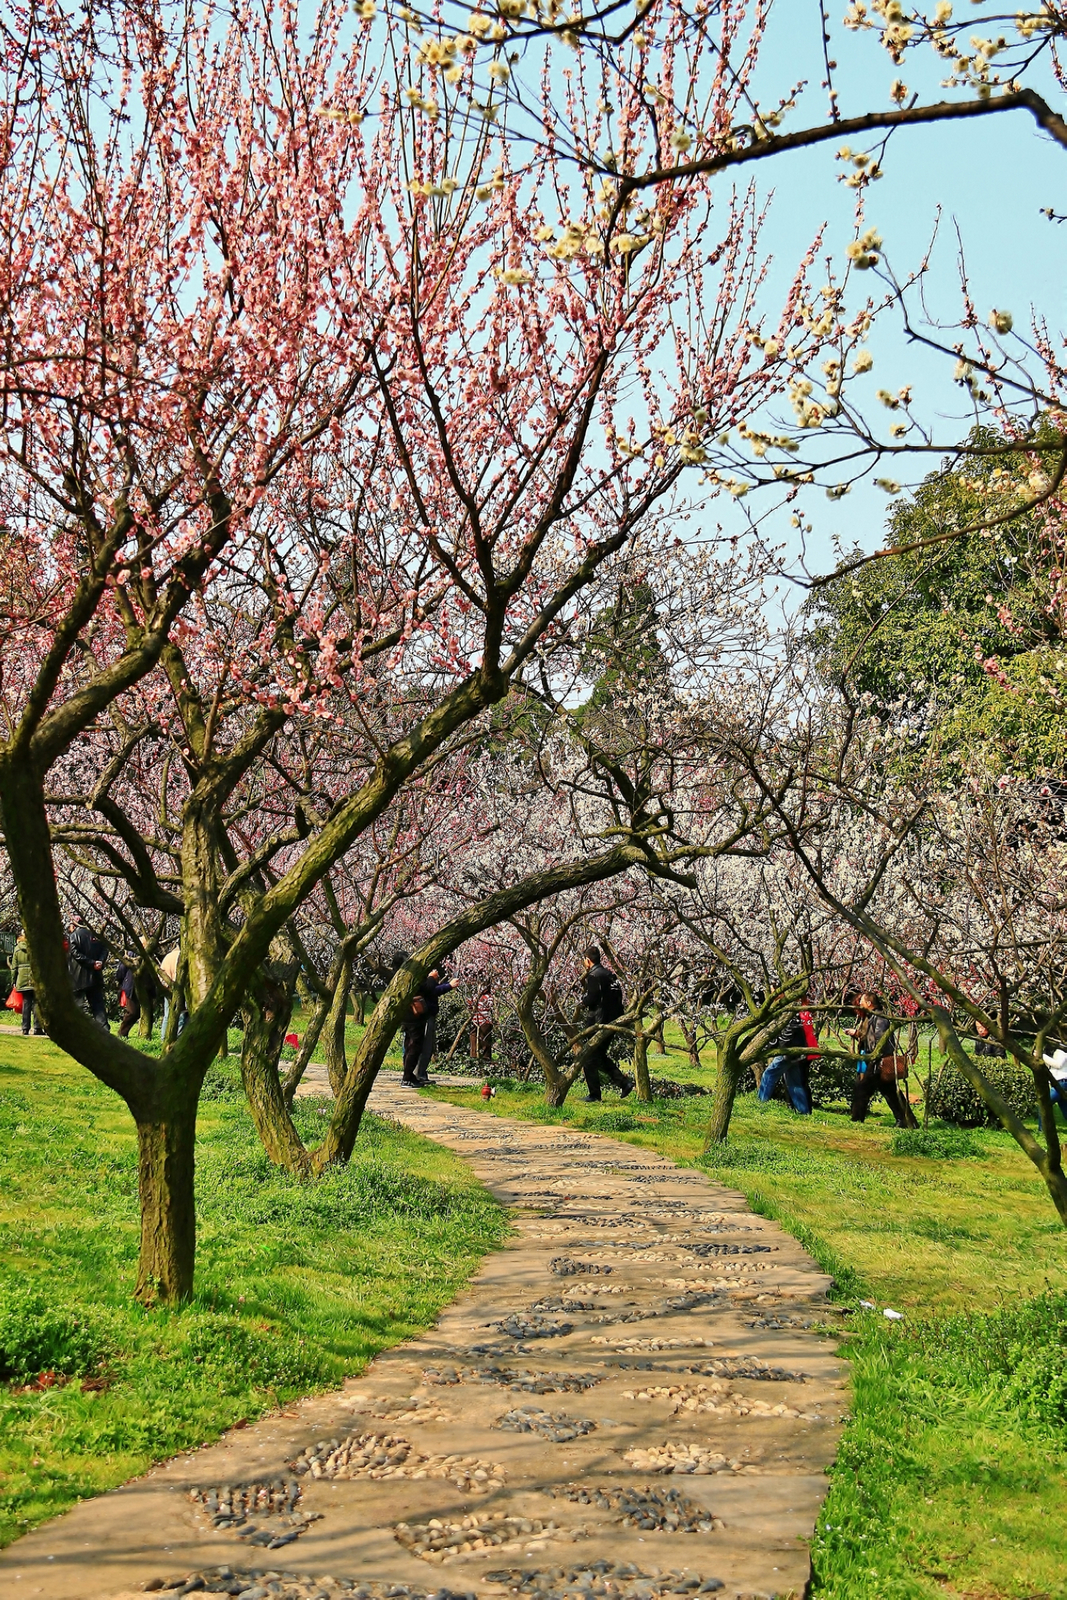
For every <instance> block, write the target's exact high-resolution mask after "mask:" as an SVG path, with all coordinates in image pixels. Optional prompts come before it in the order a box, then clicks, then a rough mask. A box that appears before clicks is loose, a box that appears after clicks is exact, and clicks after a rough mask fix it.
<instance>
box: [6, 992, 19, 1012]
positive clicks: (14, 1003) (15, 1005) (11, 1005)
mask: <svg viewBox="0 0 1067 1600" xmlns="http://www.w3.org/2000/svg"><path fill="white" fill-rule="evenodd" d="M7 1009H8V1010H9V1011H18V1012H21V1011H22V996H21V995H20V994H19V992H18V990H17V989H12V991H11V993H10V994H9V995H8V997H7Z"/></svg>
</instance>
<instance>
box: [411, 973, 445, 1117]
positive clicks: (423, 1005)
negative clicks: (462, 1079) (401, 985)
mask: <svg viewBox="0 0 1067 1600" xmlns="http://www.w3.org/2000/svg"><path fill="white" fill-rule="evenodd" d="M454 988H455V984H454V983H451V982H450V981H449V980H448V979H447V978H442V977H441V974H440V973H439V972H438V970H437V968H436V967H434V969H433V971H432V972H431V973H429V974H428V975H427V977H426V981H425V983H422V984H420V986H419V988H418V989H417V990H416V992H415V996H414V999H413V1000H412V1002H411V1010H410V1012H409V1013H408V1020H407V1022H406V1023H405V1024H404V1073H403V1076H402V1077H401V1079H400V1081H401V1083H402V1084H404V1085H405V1086H406V1087H407V1088H409V1089H425V1088H426V1087H427V1086H428V1084H429V1082H430V1072H429V1068H430V1061H431V1058H432V1056H433V1053H434V1050H435V1049H436V1047H437V1013H438V1012H439V1011H440V1009H441V996H442V995H443V994H448V993H450V991H451V990H452V989H454Z"/></svg>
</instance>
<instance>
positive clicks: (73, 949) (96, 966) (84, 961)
mask: <svg viewBox="0 0 1067 1600" xmlns="http://www.w3.org/2000/svg"><path fill="white" fill-rule="evenodd" d="M106 960H107V945H106V944H105V943H104V941H103V939H101V938H100V937H99V935H98V934H95V933H93V931H92V929H91V928H87V927H86V925H85V923H84V922H83V921H82V919H81V917H79V916H75V917H72V918H71V924H70V948H69V960H68V962H67V970H68V971H69V973H70V981H71V985H72V986H73V989H74V999H75V1001H76V1003H77V1004H78V1005H79V1006H80V1007H81V1009H82V1010H83V1011H87V1012H88V1013H89V1015H90V1016H91V1017H92V1018H93V1020H94V1022H98V1023H99V1024H100V1026H101V1027H102V1028H103V1029H104V1031H105V1033H110V1031H111V1030H110V1027H109V1026H108V1020H107V1002H106V1000H105V997H104V962H105V961H106Z"/></svg>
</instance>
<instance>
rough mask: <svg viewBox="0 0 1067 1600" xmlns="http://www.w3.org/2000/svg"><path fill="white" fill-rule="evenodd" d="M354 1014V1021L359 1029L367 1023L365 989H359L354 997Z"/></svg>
mask: <svg viewBox="0 0 1067 1600" xmlns="http://www.w3.org/2000/svg"><path fill="white" fill-rule="evenodd" d="M355 1012H356V1021H357V1022H358V1023H359V1025H360V1027H361V1028H362V1027H364V1026H365V1025H366V1021H367V991H366V990H365V989H360V990H359V991H358V993H357V995H356V1006H355Z"/></svg>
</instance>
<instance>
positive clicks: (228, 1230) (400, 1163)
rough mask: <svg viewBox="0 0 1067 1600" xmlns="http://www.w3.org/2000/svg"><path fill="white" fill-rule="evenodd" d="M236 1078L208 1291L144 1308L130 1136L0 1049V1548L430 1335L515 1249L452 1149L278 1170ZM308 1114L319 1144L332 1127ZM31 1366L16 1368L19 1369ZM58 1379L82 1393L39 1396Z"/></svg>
mask: <svg viewBox="0 0 1067 1600" xmlns="http://www.w3.org/2000/svg"><path fill="white" fill-rule="evenodd" d="M235 1073H236V1062H232V1063H229V1064H227V1065H226V1066H223V1067H217V1068H215V1069H214V1070H213V1072H212V1074H211V1075H210V1077H209V1080H208V1085H207V1094H206V1096H205V1100H204V1102H203V1104H202V1107H201V1116H200V1124H199V1136H200V1143H199V1161H198V1168H197V1195H198V1205H199V1256H198V1267H197V1293H196V1298H195V1300H194V1302H193V1303H192V1304H191V1305H190V1306H189V1307H188V1308H187V1309H186V1310H184V1311H182V1312H181V1313H171V1312H167V1311H159V1310H156V1311H150V1312H146V1311H142V1310H141V1309H140V1308H139V1307H138V1306H137V1305H135V1304H134V1303H133V1302H132V1301H131V1298H130V1296H131V1291H132V1287H133V1282H134V1276H135V1269H136V1257H137V1232H138V1220H137V1193H136V1163H135V1140H134V1133H133V1125H132V1123H131V1121H130V1118H129V1116H128V1114H127V1112H126V1109H125V1107H124V1106H123V1105H122V1103H121V1102H120V1101H119V1100H118V1099H117V1097H116V1096H115V1095H113V1094H111V1093H110V1092H109V1091H108V1090H106V1089H104V1088H103V1087H101V1086H100V1085H99V1084H97V1083H96V1082H95V1080H94V1079H93V1078H92V1077H90V1075H89V1074H88V1073H87V1072H85V1071H84V1070H83V1069H82V1068H80V1067H78V1066H76V1065H75V1063H74V1062H72V1061H71V1060H70V1059H69V1058H68V1057H67V1056H65V1055H64V1054H63V1053H62V1052H61V1051H59V1050H57V1049H56V1048H55V1047H54V1046H52V1045H51V1044H49V1043H48V1042H47V1041H46V1040H23V1039H21V1038H16V1037H13V1036H12V1035H10V1034H0V1364H2V1366H6V1368H7V1371H8V1374H9V1375H10V1373H11V1372H12V1371H13V1370H15V1371H16V1381H15V1382H8V1383H0V1544H5V1543H8V1542H10V1541H11V1540H12V1539H14V1538H16V1537H17V1536H18V1535H19V1534H20V1533H23V1532H25V1531H26V1530H27V1529H28V1528H31V1527H33V1526H34V1525H35V1524H37V1523H39V1522H41V1521H43V1520H44V1519H45V1518H46V1517H49V1516H53V1515H55V1514H56V1513H57V1512H60V1511H63V1510H65V1509H66V1508H67V1507H68V1506H70V1505H71V1504H72V1503H73V1502H74V1501H76V1500H78V1499H81V1498H83V1497H84V1496H87V1495H91V1494H97V1493H99V1492H100V1491H101V1490H103V1489H107V1488H110V1487H112V1486H113V1485H115V1484H117V1483H121V1482H123V1481H124V1480H125V1479H127V1478H129V1477H131V1476H133V1475H135V1474H137V1473H140V1472H143V1471H144V1470H145V1468H146V1467H147V1466H148V1465H149V1464H150V1463H151V1462H152V1461H155V1460H159V1459H161V1458H163V1457H166V1456H169V1455H172V1454H174V1453H175V1452H177V1451H179V1450H183V1449H187V1448H189V1447H191V1446H192V1445H196V1444H199V1443H201V1442H203V1441H206V1440H210V1439H213V1438H215V1437H217V1436H218V1434H219V1433H220V1432H222V1431H223V1430H224V1429H225V1428H227V1427H228V1426H230V1425H231V1424H233V1423H234V1422H236V1421H238V1420H239V1419H240V1418H242V1417H245V1418H249V1419H251V1418H254V1417H256V1416H258V1415H260V1414H262V1413H263V1412H264V1411H267V1410H269V1409H271V1408H272V1407H275V1406H277V1405H279V1404H282V1403H284V1402H285V1401H287V1400H289V1399H292V1398H293V1397H295V1396H297V1395H304V1394H308V1393H311V1392H313V1391H315V1390H317V1389H322V1388H324V1387H329V1386H331V1385H335V1384H337V1383H338V1382H339V1381H340V1380H341V1379H342V1378H343V1377H344V1376H345V1375H346V1374H349V1373H357V1372H359V1371H360V1370H361V1369H362V1368H363V1367H364V1366H365V1365H366V1363H367V1362H368V1361H369V1360H370V1359H371V1358H372V1357H373V1356H374V1355H375V1354H376V1353H377V1352H378V1351H379V1350H382V1349H383V1348H385V1347H386V1346H389V1345H392V1344H395V1343H397V1341H399V1340H401V1339H403V1338H406V1337H407V1336H409V1335H410V1334H412V1333H414V1332H417V1331H419V1330H421V1329H423V1328H425V1327H427V1326H428V1325H429V1324H430V1323H432V1321H433V1320H434V1318H435V1317H436V1315H437V1313H438V1311H439V1310H440V1308H441V1307H442V1306H443V1305H445V1304H447V1302H448V1301H449V1300H451V1299H452V1298H453V1297H454V1295H455V1294H456V1293H457V1291H458V1290H459V1289H460V1288H461V1286H462V1285H463V1283H464V1282H465V1281H466V1280H467V1278H468V1277H469V1276H470V1274H471V1272H472V1271H473V1270H474V1268H475V1267H476V1265H477V1263H478V1261H479V1259H480V1258H481V1256H482V1255H483V1254H484V1253H485V1252H486V1251H487V1250H489V1249H491V1248H492V1247H494V1246H495V1245H497V1244H498V1243H499V1242H500V1241H501V1240H502V1239H503V1237H504V1236H505V1234H506V1232H507V1220H506V1216H505V1214H504V1212H503V1211H502V1210H501V1209H500V1208H499V1207H498V1206H497V1205H496V1204H495V1202H494V1201H493V1200H492V1199H491V1197H490V1196H489V1195H488V1193H487V1192H486V1191H485V1190H484V1189H482V1188H481V1187H480V1186H479V1185H478V1184H476V1183H475V1182H473V1181H472V1179H471V1177H470V1174H469V1172H468V1170H467V1169H466V1168H465V1167H464V1166H463V1165H462V1163H461V1162H460V1161H459V1160H458V1159H457V1158H456V1157H455V1156H453V1155H452V1154H451V1153H449V1152H448V1151H445V1150H442V1149H440V1148H439V1147H437V1146H435V1145H433V1144H431V1143H429V1142H428V1141H426V1140H424V1139H421V1138H418V1137H416V1136H415V1135H413V1134H409V1133H406V1132H404V1131H403V1130H401V1129H400V1128H398V1127H396V1126H395V1125H393V1124H390V1123H385V1122H381V1121H379V1120H377V1119H375V1118H373V1117H370V1118H368V1119H367V1121H366V1123H365V1125H364V1131H363V1132H362V1133H361V1135H360V1139H359V1141H358V1144H357V1148H356V1155H355V1158H354V1159H353V1161H352V1163H351V1165H350V1166H349V1167H347V1168H345V1169H344V1170H339V1171H336V1172H333V1173H331V1174H329V1175H328V1176H327V1177H326V1178H325V1179H324V1180H323V1181H321V1182H320V1183H318V1184H315V1185H312V1186H307V1187H304V1186H301V1185H299V1184H297V1183H296V1182H295V1181H293V1180H292V1179H290V1178H288V1177H287V1176H285V1175H284V1174H282V1173H280V1172H278V1171H277V1170H276V1169H275V1168H273V1167H271V1166H270V1164H269V1163H268V1162H267V1160H266V1158H265V1157H264V1155H263V1153H262V1150H261V1148H260V1146H259V1144H258V1141H257V1139H256V1136H255V1132H254V1130H253V1128H252V1126H251V1123H250V1121H249V1119H248V1117H247V1114H246V1112H245V1110H244V1108H243V1102H242V1099H241V1095H240V1092H239V1089H238V1087H237V1083H236V1078H235ZM320 1109H321V1108H320V1106H319V1104H318V1103H317V1102H315V1101H301V1102H298V1110H297V1117H298V1120H299V1121H300V1122H301V1124H302V1125H303V1127H304V1131H305V1134H306V1136H307V1137H309V1138H311V1137H313V1136H314V1125H315V1124H316V1123H318V1121H319V1118H320ZM19 1367H21V1372H19V1371H18V1370H17V1369H18V1368H19ZM49 1367H62V1368H63V1370H65V1371H67V1372H74V1373H77V1374H78V1375H79V1377H78V1378H76V1379H75V1380H74V1381H71V1382H66V1383H62V1384H59V1385H57V1386H55V1387H49V1388H45V1389H43V1390H40V1389H27V1388H26V1387H25V1384H24V1380H25V1378H26V1377H27V1376H32V1375H35V1374H36V1373H37V1372H39V1371H41V1370H43V1369H47V1368H49Z"/></svg>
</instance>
